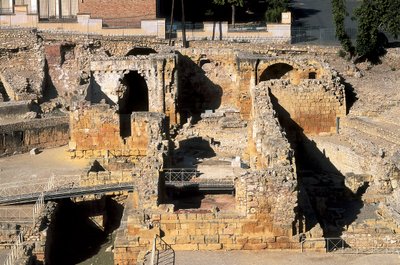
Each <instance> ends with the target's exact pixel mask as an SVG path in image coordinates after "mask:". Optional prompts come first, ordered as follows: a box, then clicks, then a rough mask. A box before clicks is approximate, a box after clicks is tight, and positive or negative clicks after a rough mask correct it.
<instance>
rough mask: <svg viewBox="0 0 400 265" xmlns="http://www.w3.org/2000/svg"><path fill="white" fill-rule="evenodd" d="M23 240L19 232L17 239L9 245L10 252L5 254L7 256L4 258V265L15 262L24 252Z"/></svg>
mask: <svg viewBox="0 0 400 265" xmlns="http://www.w3.org/2000/svg"><path fill="white" fill-rule="evenodd" d="M23 242H24V237H23V236H22V234H19V236H18V239H17V241H16V242H15V243H14V245H13V246H12V247H11V250H10V253H9V254H8V255H7V258H6V259H5V262H4V265H15V264H17V260H18V259H19V258H20V257H21V256H22V255H23V253H24V248H23Z"/></svg>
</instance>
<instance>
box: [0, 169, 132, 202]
mask: <svg viewBox="0 0 400 265" xmlns="http://www.w3.org/2000/svg"><path fill="white" fill-rule="evenodd" d="M80 182H81V179H80V176H79V175H72V176H68V175H67V176H57V177H55V176H52V177H50V178H35V179H32V180H30V181H21V182H13V183H8V184H3V185H2V186H1V187H0V204H3V205H7V204H22V203H31V202H35V201H36V200H37V199H38V198H39V197H40V195H41V194H43V199H44V200H45V201H48V200H56V199H63V198H73V197H79V196H84V195H90V194H95V195H101V194H105V193H108V192H116V191H124V190H128V191H130V190H132V189H133V183H132V182H120V181H117V183H111V184H104V185H93V186H88V185H80Z"/></svg>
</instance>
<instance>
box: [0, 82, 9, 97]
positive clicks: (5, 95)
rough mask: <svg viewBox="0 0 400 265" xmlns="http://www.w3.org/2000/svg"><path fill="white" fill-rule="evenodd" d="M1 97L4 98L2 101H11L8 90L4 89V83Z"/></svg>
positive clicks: (0, 83)
mask: <svg viewBox="0 0 400 265" xmlns="http://www.w3.org/2000/svg"><path fill="white" fill-rule="evenodd" d="M0 96H1V97H2V98H3V100H0V102H1V101H10V97H9V96H8V94H7V92H6V89H5V88H4V85H3V83H2V82H0Z"/></svg>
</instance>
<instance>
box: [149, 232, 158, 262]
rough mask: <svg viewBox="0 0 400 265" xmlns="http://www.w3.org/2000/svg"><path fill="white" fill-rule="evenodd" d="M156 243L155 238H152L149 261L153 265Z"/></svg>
mask: <svg viewBox="0 0 400 265" xmlns="http://www.w3.org/2000/svg"><path fill="white" fill-rule="evenodd" d="M156 241H157V236H154V239H153V247H152V249H151V259H150V264H151V265H154V264H155V263H154V262H155V257H156Z"/></svg>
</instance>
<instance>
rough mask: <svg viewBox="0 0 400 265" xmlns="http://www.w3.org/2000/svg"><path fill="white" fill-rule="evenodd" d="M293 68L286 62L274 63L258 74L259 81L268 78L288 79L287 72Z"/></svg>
mask: <svg viewBox="0 0 400 265" xmlns="http://www.w3.org/2000/svg"><path fill="white" fill-rule="evenodd" d="M292 70H293V66H291V65H289V64H286V63H276V64H273V65H270V66H268V67H267V69H265V70H264V72H262V74H261V75H260V82H262V81H267V80H270V79H281V78H285V79H288V77H287V74H288V73H289V72H290V71H292Z"/></svg>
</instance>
